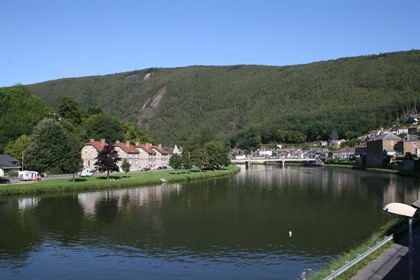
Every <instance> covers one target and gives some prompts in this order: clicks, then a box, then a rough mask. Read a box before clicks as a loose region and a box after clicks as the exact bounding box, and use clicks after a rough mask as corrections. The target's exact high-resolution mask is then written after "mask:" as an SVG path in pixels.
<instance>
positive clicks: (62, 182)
mask: <svg viewBox="0 0 420 280" xmlns="http://www.w3.org/2000/svg"><path fill="white" fill-rule="evenodd" d="M239 169H240V168H239V167H237V166H228V167H226V168H225V169H222V170H217V171H208V170H203V171H201V172H200V170H198V169H192V170H190V172H189V173H187V172H185V171H178V172H175V170H164V171H158V172H155V171H151V172H139V173H128V174H127V175H125V174H111V178H110V180H108V179H107V178H106V174H103V175H99V176H93V177H78V176H76V180H75V182H73V178H61V179H46V180H41V181H38V182H25V183H22V184H13V185H1V186H0V196H7V195H17V194H39V193H50V192H67V191H79V190H95V189H110V188H124V187H131V186H138V185H155V184H160V183H161V179H164V180H166V181H167V182H181V181H190V180H198V179H205V178H212V177H218V176H224V175H229V174H234V173H236V172H238V171H239Z"/></svg>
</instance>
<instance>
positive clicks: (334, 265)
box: [310, 219, 406, 280]
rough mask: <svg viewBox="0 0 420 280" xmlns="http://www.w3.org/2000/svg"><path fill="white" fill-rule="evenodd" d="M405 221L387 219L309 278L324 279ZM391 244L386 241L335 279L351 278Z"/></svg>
mask: <svg viewBox="0 0 420 280" xmlns="http://www.w3.org/2000/svg"><path fill="white" fill-rule="evenodd" d="M405 223H406V222H405V221H403V219H393V220H391V221H389V222H388V223H387V224H385V225H384V226H382V227H381V228H380V229H379V230H378V231H377V232H375V233H374V234H373V235H372V236H371V237H370V238H369V239H368V240H367V241H365V242H364V243H362V244H360V245H359V246H357V247H356V248H354V249H352V250H350V251H349V252H347V253H343V254H341V255H340V256H338V257H337V258H336V259H335V260H333V261H332V262H331V264H330V265H328V266H326V267H324V268H323V269H321V270H320V271H319V272H317V273H315V274H314V275H312V276H311V278H310V279H312V280H318V279H324V278H325V277H327V276H328V275H330V273H331V271H333V270H334V271H336V270H338V269H339V268H340V267H342V266H343V265H344V264H345V263H346V262H348V261H352V260H353V259H355V258H356V257H357V255H358V254H362V253H364V252H366V251H367V250H368V249H369V248H371V247H373V246H375V245H376V243H377V242H379V241H382V240H384V238H385V237H386V236H390V235H391V234H393V233H395V232H396V231H398V230H400V229H401V227H402V226H403V225H404V224H405ZM395 235H396V234H394V236H395ZM393 244H394V242H393V241H390V242H388V243H387V244H385V245H384V246H382V247H381V248H380V249H378V250H376V251H375V252H374V253H372V254H370V255H369V256H368V257H366V258H365V259H363V260H362V261H361V262H359V263H358V264H356V265H355V266H353V267H352V268H350V269H349V270H347V271H346V272H345V273H343V274H342V275H340V276H339V277H337V278H336V279H351V278H352V277H353V276H355V275H356V274H357V272H359V271H360V270H361V269H362V268H363V267H365V266H366V265H367V264H368V263H369V262H371V261H373V260H375V259H376V258H377V257H378V256H379V255H380V254H382V252H384V251H385V250H386V249H388V248H389V247H391V246H392V245H393Z"/></svg>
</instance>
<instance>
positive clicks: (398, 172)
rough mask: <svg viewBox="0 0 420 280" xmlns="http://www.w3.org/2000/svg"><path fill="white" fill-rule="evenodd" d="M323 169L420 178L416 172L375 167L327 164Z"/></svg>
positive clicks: (419, 174)
mask: <svg viewBox="0 0 420 280" xmlns="http://www.w3.org/2000/svg"><path fill="white" fill-rule="evenodd" d="M322 167H331V168H349V169H355V170H361V171H369V172H379V173H388V174H395V175H400V176H405V177H411V178H420V173H419V172H416V171H403V170H394V169H386V168H373V167H358V166H354V165H350V164H337V163H326V164H325V165H323V166H322Z"/></svg>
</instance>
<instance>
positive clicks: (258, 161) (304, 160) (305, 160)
mask: <svg viewBox="0 0 420 280" xmlns="http://www.w3.org/2000/svg"><path fill="white" fill-rule="evenodd" d="M231 162H232V163H234V164H246V165H248V164H253V163H254V164H267V163H281V164H282V165H283V166H284V165H285V164H286V163H301V164H306V165H324V162H323V161H322V160H321V159H320V158H319V157H316V158H247V159H233V160H231Z"/></svg>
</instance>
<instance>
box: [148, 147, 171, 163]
mask: <svg viewBox="0 0 420 280" xmlns="http://www.w3.org/2000/svg"><path fill="white" fill-rule="evenodd" d="M152 149H153V150H154V151H155V153H156V154H155V167H156V168H157V167H162V166H164V167H167V166H168V164H169V153H168V151H166V150H165V149H164V148H163V147H162V145H161V144H159V145H157V146H152Z"/></svg>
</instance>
